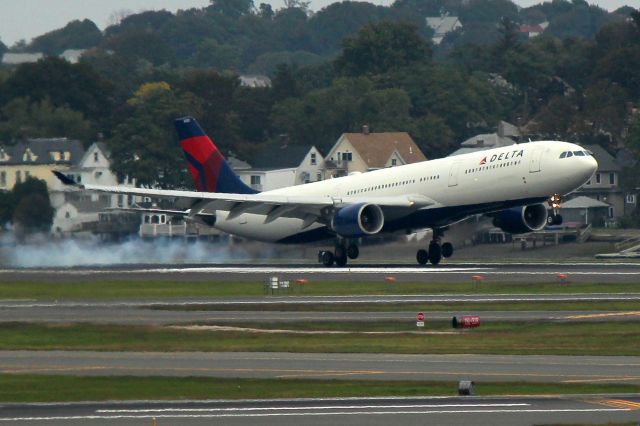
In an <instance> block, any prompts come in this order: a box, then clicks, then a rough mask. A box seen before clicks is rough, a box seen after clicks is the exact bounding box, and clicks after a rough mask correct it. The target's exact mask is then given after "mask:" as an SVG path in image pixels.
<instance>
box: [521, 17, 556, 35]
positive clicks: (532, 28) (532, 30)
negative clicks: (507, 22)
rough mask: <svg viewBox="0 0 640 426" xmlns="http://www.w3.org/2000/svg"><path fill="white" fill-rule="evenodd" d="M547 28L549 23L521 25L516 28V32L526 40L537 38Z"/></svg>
mask: <svg viewBox="0 0 640 426" xmlns="http://www.w3.org/2000/svg"><path fill="white" fill-rule="evenodd" d="M548 26H549V22H547V21H545V22H541V23H540V24H523V25H520V27H518V32H519V33H521V34H524V35H526V36H527V37H528V38H533V37H537V36H539V35H540V34H542V33H543V32H544V30H546V29H547V27H548Z"/></svg>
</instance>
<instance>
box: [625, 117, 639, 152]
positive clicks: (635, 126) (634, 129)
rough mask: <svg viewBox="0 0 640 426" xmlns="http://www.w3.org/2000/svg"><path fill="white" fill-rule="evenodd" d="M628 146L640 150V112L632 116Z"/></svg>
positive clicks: (628, 133)
mask: <svg viewBox="0 0 640 426" xmlns="http://www.w3.org/2000/svg"><path fill="white" fill-rule="evenodd" d="M627 146H628V147H629V148H631V149H633V150H634V151H636V152H640V114H635V115H634V116H633V117H632V118H631V122H630V123H629V130H628V132H627Z"/></svg>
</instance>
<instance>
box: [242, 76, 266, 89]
mask: <svg viewBox="0 0 640 426" xmlns="http://www.w3.org/2000/svg"><path fill="white" fill-rule="evenodd" d="M240 85H241V86H244V87H253V88H257V87H271V79H270V78H269V77H267V76H266V75H241V76H240Z"/></svg>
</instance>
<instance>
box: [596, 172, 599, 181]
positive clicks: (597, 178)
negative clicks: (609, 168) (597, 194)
mask: <svg viewBox="0 0 640 426" xmlns="http://www.w3.org/2000/svg"><path fill="white" fill-rule="evenodd" d="M596 183H600V173H596Z"/></svg>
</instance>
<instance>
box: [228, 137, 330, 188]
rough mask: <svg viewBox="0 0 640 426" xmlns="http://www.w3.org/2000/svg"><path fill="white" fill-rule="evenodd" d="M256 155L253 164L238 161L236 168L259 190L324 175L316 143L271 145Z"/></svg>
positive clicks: (250, 184)
mask: <svg viewBox="0 0 640 426" xmlns="http://www.w3.org/2000/svg"><path fill="white" fill-rule="evenodd" d="M255 158H256V159H255V160H254V162H253V164H252V167H250V168H244V167H238V165H239V164H240V165H241V163H236V166H235V167H234V171H235V172H236V174H237V175H238V176H239V177H240V180H242V181H243V182H244V183H246V184H247V185H249V186H251V187H252V188H253V189H255V190H256V191H270V190H272V189H278V188H284V187H287V186H293V185H301V184H304V183H310V182H316V181H319V180H323V179H324V163H325V162H324V158H323V157H322V154H321V153H320V151H318V149H317V148H316V147H315V146H312V147H311V148H309V147H306V146H302V145H289V144H284V145H279V146H275V145H269V146H266V147H264V148H262V149H261V150H260V151H259V152H257V153H256V156H255ZM235 161H236V162H237V160H235ZM245 164H246V163H245Z"/></svg>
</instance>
